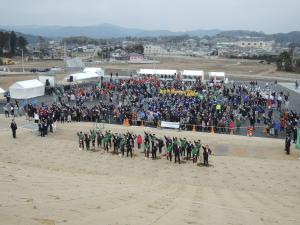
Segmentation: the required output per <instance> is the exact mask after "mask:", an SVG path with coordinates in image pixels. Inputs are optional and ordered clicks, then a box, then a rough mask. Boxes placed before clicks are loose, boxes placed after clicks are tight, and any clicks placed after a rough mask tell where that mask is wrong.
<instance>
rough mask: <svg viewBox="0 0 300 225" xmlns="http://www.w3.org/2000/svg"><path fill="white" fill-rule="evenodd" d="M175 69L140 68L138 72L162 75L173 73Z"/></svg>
mask: <svg viewBox="0 0 300 225" xmlns="http://www.w3.org/2000/svg"><path fill="white" fill-rule="evenodd" d="M175 73H177V71H176V70H152V69H140V70H139V71H138V74H162V75H174V74H175Z"/></svg>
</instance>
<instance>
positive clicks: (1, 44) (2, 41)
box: [0, 31, 28, 57]
mask: <svg viewBox="0 0 300 225" xmlns="http://www.w3.org/2000/svg"><path fill="white" fill-rule="evenodd" d="M27 44H28V42H27V40H26V38H24V37H23V36H21V35H17V34H16V33H15V32H14V31H11V32H6V31H4V32H3V31H1V32H0V57H1V56H2V57H13V56H17V55H21V53H22V49H23V51H24V52H26V46H27Z"/></svg>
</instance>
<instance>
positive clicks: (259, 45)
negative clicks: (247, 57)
mask: <svg viewBox="0 0 300 225" xmlns="http://www.w3.org/2000/svg"><path fill="white" fill-rule="evenodd" d="M236 45H237V46H238V47H240V48H245V49H262V50H265V51H272V50H273V46H274V41H257V40H244V41H243V40H242V41H238V42H236Z"/></svg>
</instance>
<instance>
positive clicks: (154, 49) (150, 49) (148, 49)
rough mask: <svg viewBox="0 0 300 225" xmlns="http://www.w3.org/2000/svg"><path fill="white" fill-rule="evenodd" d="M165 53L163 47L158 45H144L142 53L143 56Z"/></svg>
mask: <svg viewBox="0 0 300 225" xmlns="http://www.w3.org/2000/svg"><path fill="white" fill-rule="evenodd" d="M164 53H165V51H164V49H163V48H162V47H160V46H158V45H145V46H144V55H145V56H156V55H163V54H164Z"/></svg>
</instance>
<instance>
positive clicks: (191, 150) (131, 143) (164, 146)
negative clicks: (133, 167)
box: [77, 130, 212, 166]
mask: <svg viewBox="0 0 300 225" xmlns="http://www.w3.org/2000/svg"><path fill="white" fill-rule="evenodd" d="M77 136H78V142H79V149H80V150H84V149H86V150H88V151H89V150H93V151H95V150H99V149H100V148H102V149H103V150H104V151H106V152H109V151H110V152H112V153H113V154H119V155H121V156H125V153H126V156H127V157H129V156H130V157H131V158H132V157H133V151H134V149H135V143H136V144H137V149H138V150H140V151H143V153H144V156H145V158H146V159H149V158H150V157H151V158H152V159H153V160H156V159H158V155H159V156H164V157H165V158H166V159H167V160H169V161H170V162H171V161H172V160H173V159H174V163H179V164H180V162H182V159H186V160H192V162H193V164H197V162H198V160H199V159H200V160H201V157H200V156H201V151H202V154H203V164H204V165H205V166H208V165H209V164H208V157H209V155H210V154H212V151H211V149H210V147H209V146H208V145H202V143H201V140H197V141H190V140H187V139H186V138H177V137H172V138H171V137H167V136H164V138H159V137H156V135H155V134H151V133H147V132H144V138H142V136H141V135H140V134H138V135H135V134H133V133H130V132H127V133H111V131H110V130H106V131H96V130H90V131H89V132H82V131H80V132H78V133H77ZM142 145H143V147H142Z"/></svg>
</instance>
